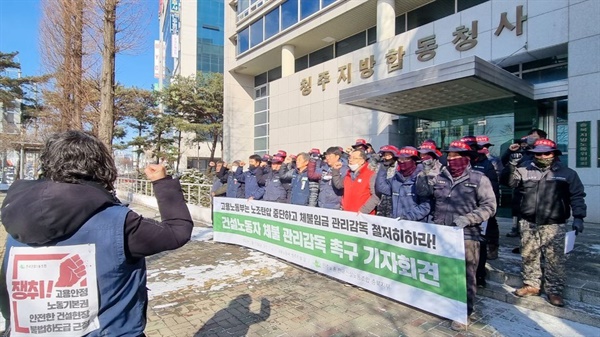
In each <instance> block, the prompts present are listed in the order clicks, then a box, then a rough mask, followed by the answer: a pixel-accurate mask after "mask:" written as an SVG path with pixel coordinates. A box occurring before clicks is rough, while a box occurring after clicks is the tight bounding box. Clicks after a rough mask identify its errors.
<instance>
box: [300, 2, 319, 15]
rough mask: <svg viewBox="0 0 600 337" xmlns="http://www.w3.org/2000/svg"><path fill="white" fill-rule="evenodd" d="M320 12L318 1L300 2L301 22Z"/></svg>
mask: <svg viewBox="0 0 600 337" xmlns="http://www.w3.org/2000/svg"><path fill="white" fill-rule="evenodd" d="M318 11H319V1H318V0H300V20H304V19H306V18H307V17H309V16H311V15H312V14H314V13H316V12H318Z"/></svg>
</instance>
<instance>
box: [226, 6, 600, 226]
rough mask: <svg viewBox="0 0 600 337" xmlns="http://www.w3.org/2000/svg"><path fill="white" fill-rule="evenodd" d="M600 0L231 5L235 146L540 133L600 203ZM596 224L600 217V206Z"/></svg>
mask: <svg viewBox="0 0 600 337" xmlns="http://www.w3.org/2000/svg"><path fill="white" fill-rule="evenodd" d="M598 17H600V1H596V0H587V1H586V0H545V1H538V0H502V1H500V0H491V1H485V0H437V1H431V0H352V1H348V0H317V1H315V0H270V1H269V0H256V1H255V0H250V1H242V0H238V1H231V2H228V3H226V4H225V37H226V40H225V126H224V137H225V145H224V146H225V150H224V157H225V158H226V159H229V160H233V159H239V158H246V157H247V156H248V155H249V154H251V153H259V154H262V153H272V152H275V151H277V150H279V149H283V150H286V151H288V152H292V153H294V152H300V151H307V150H309V149H310V148H313V147H318V148H320V149H325V148H327V147H329V146H334V145H339V146H344V147H346V146H348V145H351V144H353V143H354V140H355V139H357V138H365V139H367V140H368V141H369V142H370V143H372V144H373V145H374V146H375V147H376V148H378V147H379V146H382V145H385V144H395V145H402V146H403V145H413V146H414V145H418V144H419V143H420V142H421V141H422V140H424V139H429V138H432V139H434V140H436V142H437V143H438V145H440V146H447V145H448V143H449V142H450V141H452V140H453V139H456V138H460V137H461V136H463V135H466V134H474V135H478V134H486V135H488V136H489V137H490V138H491V140H492V143H494V144H495V146H494V147H492V148H491V152H492V154H494V155H500V154H501V153H502V152H504V151H505V150H506V148H507V147H508V146H509V145H510V144H511V143H512V142H513V140H514V139H515V138H520V137H521V136H523V135H525V134H526V133H527V132H528V131H529V130H531V129H532V128H540V129H543V130H545V131H546V132H548V137H549V138H550V139H552V140H555V141H556V142H557V143H558V144H559V147H560V149H561V151H562V152H563V157H562V158H561V160H562V161H563V162H564V163H567V164H568V166H569V167H571V168H573V169H575V170H576V171H577V172H578V174H579V176H580V177H581V179H582V181H583V182H584V185H585V188H586V193H587V195H588V196H587V200H588V205H591V204H592V203H591V200H597V199H598V198H600V170H599V166H600V160H599V155H598V142H599V140H598V126H599V123H600V121H599V120H600V95H598V93H600V62H599V60H598V57H599V56H598V51H600V28H599V26H598V25H597V24H595V23H594V22H595V18H598ZM586 221H592V222H600V209H598V208H594V207H589V208H588V219H587V220H586Z"/></svg>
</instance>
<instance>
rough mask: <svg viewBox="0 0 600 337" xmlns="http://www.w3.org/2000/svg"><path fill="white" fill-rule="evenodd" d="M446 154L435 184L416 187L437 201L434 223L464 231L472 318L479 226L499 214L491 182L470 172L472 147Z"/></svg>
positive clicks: (458, 145)
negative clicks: (446, 162)
mask: <svg viewBox="0 0 600 337" xmlns="http://www.w3.org/2000/svg"><path fill="white" fill-rule="evenodd" d="M444 152H446V153H447V154H448V156H447V159H448V165H447V166H444V167H442V169H441V171H440V173H439V174H438V175H437V176H436V177H435V178H434V179H433V181H431V182H428V180H427V179H419V180H417V183H418V184H422V186H421V187H420V190H421V191H425V190H427V191H428V194H429V195H430V196H431V197H432V198H433V200H434V201H433V202H434V211H433V223H435V224H439V225H445V226H456V227H459V228H462V229H463V231H464V242H463V244H464V247H465V263H466V281H467V282H466V283H467V314H468V315H469V316H470V315H471V314H472V313H473V311H474V303H475V295H476V294H477V283H476V271H477V265H478V263H479V244H480V241H481V240H482V238H481V229H480V225H481V223H482V222H484V221H487V220H488V219H489V218H490V217H491V216H492V215H494V214H495V213H496V207H497V205H496V196H495V194H494V190H493V188H492V183H491V182H490V180H489V179H488V178H487V177H486V176H485V175H484V174H483V173H481V172H479V171H475V170H473V169H472V168H471V165H470V161H471V159H470V156H471V152H472V150H471V148H470V147H469V145H467V144H465V143H463V142H461V141H459V140H455V141H453V142H451V143H450V145H449V147H448V149H447V150H444ZM467 325H468V322H467ZM467 325H465V324H462V323H460V322H457V321H453V322H452V324H451V328H452V329H453V330H456V331H462V330H466V328H467Z"/></svg>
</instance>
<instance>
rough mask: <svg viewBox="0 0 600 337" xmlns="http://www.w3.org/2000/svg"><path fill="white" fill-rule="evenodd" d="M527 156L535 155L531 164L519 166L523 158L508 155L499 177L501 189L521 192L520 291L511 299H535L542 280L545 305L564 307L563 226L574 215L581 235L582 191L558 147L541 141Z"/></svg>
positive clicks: (577, 179) (584, 214) (575, 225)
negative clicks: (502, 186)
mask: <svg viewBox="0 0 600 337" xmlns="http://www.w3.org/2000/svg"><path fill="white" fill-rule="evenodd" d="M528 151H529V152H531V153H533V156H534V158H533V160H530V161H527V162H523V163H522V164H520V161H521V158H522V156H523V155H522V154H521V153H519V152H514V153H512V154H511V155H510V161H509V163H508V165H507V166H506V167H505V168H504V170H503V171H502V177H501V180H502V182H503V183H504V184H506V185H508V186H509V187H511V188H517V189H519V190H521V191H523V193H522V196H523V199H522V200H521V203H520V212H521V218H522V219H521V220H520V222H519V227H520V228H519V229H520V232H521V256H522V258H523V266H522V274H523V287H521V288H519V289H517V290H516V291H515V292H514V294H515V295H517V296H519V297H525V296H532V295H534V296H537V295H539V294H540V289H541V286H542V279H543V280H544V287H545V292H546V295H547V297H548V302H550V304H552V305H555V306H559V307H562V306H564V305H565V303H564V301H563V298H562V291H563V289H564V284H565V262H566V257H565V255H564V245H565V244H564V241H565V232H566V222H567V220H568V219H569V217H570V216H571V213H572V214H573V224H572V229H573V230H575V231H576V233H581V232H583V218H585V216H586V210H587V209H586V205H585V191H584V188H583V184H582V183H581V180H580V179H579V176H578V175H577V172H575V171H573V170H572V169H569V168H567V167H565V166H563V165H562V164H561V162H560V160H559V159H558V157H559V156H560V155H561V152H560V150H558V148H557V147H556V143H554V142H553V141H551V140H549V139H539V140H537V141H536V142H535V144H534V147H533V149H530V150H528ZM542 256H543V257H544V260H545V269H544V272H543V273H542V266H541V259H542Z"/></svg>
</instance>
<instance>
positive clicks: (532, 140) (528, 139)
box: [527, 135, 537, 146]
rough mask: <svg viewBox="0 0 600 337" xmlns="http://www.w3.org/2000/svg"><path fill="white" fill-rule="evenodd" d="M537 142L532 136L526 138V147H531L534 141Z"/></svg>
mask: <svg viewBox="0 0 600 337" xmlns="http://www.w3.org/2000/svg"><path fill="white" fill-rule="evenodd" d="M536 140H537V138H535V137H534V136H531V135H530V136H527V145H529V146H533V144H535V141H536Z"/></svg>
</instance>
